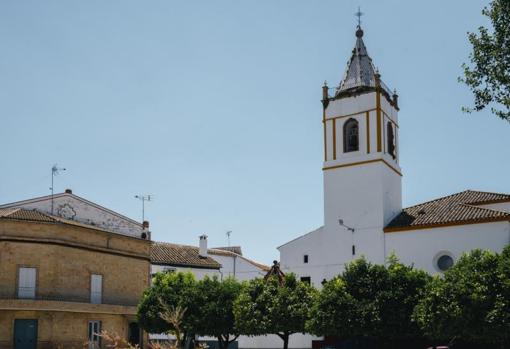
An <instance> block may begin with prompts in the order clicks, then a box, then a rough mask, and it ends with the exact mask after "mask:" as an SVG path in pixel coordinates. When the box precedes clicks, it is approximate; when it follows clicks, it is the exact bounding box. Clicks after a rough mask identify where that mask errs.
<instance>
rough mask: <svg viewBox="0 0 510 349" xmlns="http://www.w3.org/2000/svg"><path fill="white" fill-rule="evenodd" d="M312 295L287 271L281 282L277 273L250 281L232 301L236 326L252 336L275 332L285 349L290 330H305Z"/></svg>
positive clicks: (308, 288) (296, 331)
mask: <svg viewBox="0 0 510 349" xmlns="http://www.w3.org/2000/svg"><path fill="white" fill-rule="evenodd" d="M314 295H315V290H314V289H313V288H312V287H311V286H310V285H308V284H307V283H304V282H301V281H298V280H297V279H296V277H295V276H294V275H293V274H287V275H286V277H285V279H284V281H283V284H282V285H280V282H279V279H278V278H277V277H276V276H271V277H269V278H267V279H266V280H263V279H254V280H251V281H250V282H248V283H246V284H245V287H244V288H243V291H242V292H241V294H240V296H239V298H238V299H237V301H236V302H235V304H234V314H235V319H236V326H237V328H238V330H240V331H241V333H244V334H247V335H251V336H255V335H264V334H276V335H278V336H279V337H280V338H281V339H282V340H283V347H284V348H285V349H287V347H288V340H289V336H290V335H291V334H292V333H298V332H302V333H304V332H305V323H306V321H307V320H308V313H309V308H310V306H311V304H312V300H313V298H314Z"/></svg>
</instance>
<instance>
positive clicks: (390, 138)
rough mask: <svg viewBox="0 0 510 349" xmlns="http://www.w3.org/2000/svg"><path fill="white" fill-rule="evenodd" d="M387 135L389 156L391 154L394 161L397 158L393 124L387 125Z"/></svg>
mask: <svg viewBox="0 0 510 349" xmlns="http://www.w3.org/2000/svg"><path fill="white" fill-rule="evenodd" d="M386 134H387V139H388V154H390V155H391V156H392V157H393V159H395V158H396V155H395V133H394V131H393V126H392V125H391V122H389V121H388V124H387V125H386Z"/></svg>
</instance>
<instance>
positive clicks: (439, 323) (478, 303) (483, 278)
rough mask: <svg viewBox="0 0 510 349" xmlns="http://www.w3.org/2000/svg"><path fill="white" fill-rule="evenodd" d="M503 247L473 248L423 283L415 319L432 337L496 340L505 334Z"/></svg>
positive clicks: (509, 326) (508, 334)
mask: <svg viewBox="0 0 510 349" xmlns="http://www.w3.org/2000/svg"><path fill="white" fill-rule="evenodd" d="M509 254H510V251H509V248H508V247H507V248H506V249H505V251H504V253H503V254H502V255H498V254H496V253H493V252H489V251H481V250H474V251H472V252H471V253H469V254H466V255H463V256H462V257H461V258H460V259H459V261H458V262H457V263H456V264H455V265H454V266H453V267H452V268H451V269H449V270H448V271H446V272H445V274H444V276H443V277H441V276H436V277H435V278H434V279H433V280H432V282H431V283H430V284H429V285H428V287H427V289H426V292H425V294H424V297H423V299H422V300H421V301H420V302H419V304H418V306H417V307H416V310H415V316H414V317H415V319H416V321H417V322H418V324H419V325H420V326H421V327H422V329H423V331H424V332H425V333H426V334H427V335H428V336H430V337H432V338H442V339H445V340H448V341H456V340H459V341H462V342H471V343H478V344H480V345H488V344H489V343H490V344H492V345H493V346H494V345H501V346H502V347H504V343H508V340H509V339H510V321H509V320H510V319H509V310H510V307H509V302H510V298H509V296H510V293H509V292H508V291H509V288H508V285H509V280H510V279H509V270H510V266H509V261H510V259H509Z"/></svg>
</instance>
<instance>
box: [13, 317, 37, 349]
mask: <svg viewBox="0 0 510 349" xmlns="http://www.w3.org/2000/svg"><path fill="white" fill-rule="evenodd" d="M36 348H37V320H31V319H30V320H29V319H16V320H14V349H36Z"/></svg>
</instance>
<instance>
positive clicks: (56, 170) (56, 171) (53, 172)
mask: <svg viewBox="0 0 510 349" xmlns="http://www.w3.org/2000/svg"><path fill="white" fill-rule="evenodd" d="M65 170H66V169H65V168H63V167H58V165H57V164H54V165H53V167H52V168H51V187H50V190H51V214H53V194H54V191H53V180H54V178H55V176H58V175H59V174H60V171H65Z"/></svg>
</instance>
